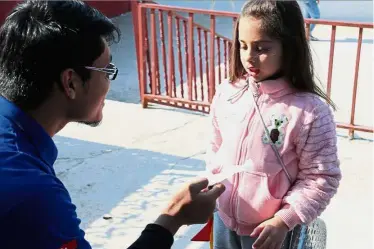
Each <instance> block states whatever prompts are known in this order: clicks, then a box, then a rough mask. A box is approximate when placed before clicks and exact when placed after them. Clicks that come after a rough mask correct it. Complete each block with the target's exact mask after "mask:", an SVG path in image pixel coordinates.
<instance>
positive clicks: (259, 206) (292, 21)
mask: <svg viewBox="0 0 374 249" xmlns="http://www.w3.org/2000/svg"><path fill="white" fill-rule="evenodd" d="M232 51H233V52H232V58H231V72H230V78H229V80H227V81H225V82H223V83H222V84H221V85H220V86H219V87H218V89H217V92H216V94H215V97H214V100H213V103H212V106H211V117H212V139H211V146H210V148H209V151H208V160H207V169H208V170H209V171H211V172H213V173H218V172H220V171H221V170H222V169H223V168H224V167H230V166H232V165H243V164H246V163H247V162H249V161H250V160H251V161H252V162H253V163H252V164H247V165H251V166H250V168H249V170H247V171H245V172H243V173H238V174H235V175H234V176H233V177H231V178H230V179H228V180H225V181H224V184H225V186H226V191H225V192H224V193H223V195H222V196H221V197H220V198H219V200H218V202H217V209H218V212H216V213H215V216H214V225H213V229H214V231H213V238H214V248H216V249H237V248H242V249H249V248H261V249H279V248H280V247H281V245H282V242H283V240H284V239H285V237H286V234H287V233H288V231H290V230H292V229H293V228H294V227H295V226H296V225H298V224H303V223H308V222H311V221H313V220H314V219H316V218H317V217H318V216H319V215H320V214H321V212H322V211H323V210H324V209H325V208H326V206H327V205H328V204H329V202H330V200H331V198H332V197H333V196H334V194H335V193H336V191H337V188H338V185H339V181H340V179H341V172H340V169H339V160H338V158H337V146H336V143H337V139H336V126H335V123H334V120H333V114H332V111H331V110H330V109H331V108H330V107H334V106H333V103H332V102H331V100H330V99H329V98H328V97H327V96H326V95H325V94H324V93H323V92H322V90H321V89H320V88H319V87H318V86H317V85H316V83H315V81H314V75H313V63H312V57H311V54H310V49H309V45H308V41H307V40H306V37H305V30H304V23H303V17H302V13H301V11H300V8H299V5H298V3H297V2H296V1H275V0H252V1H248V2H246V3H245V4H244V6H243V8H242V11H241V14H240V17H239V19H238V22H237V25H236V28H235V35H234V41H233V50H232ZM326 102H327V103H326ZM265 127H266V128H265Z"/></svg>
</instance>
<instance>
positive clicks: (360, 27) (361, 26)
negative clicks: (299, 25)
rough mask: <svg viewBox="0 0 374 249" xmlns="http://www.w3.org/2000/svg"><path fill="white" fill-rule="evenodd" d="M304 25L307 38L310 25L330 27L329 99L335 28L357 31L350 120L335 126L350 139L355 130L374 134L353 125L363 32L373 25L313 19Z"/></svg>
mask: <svg viewBox="0 0 374 249" xmlns="http://www.w3.org/2000/svg"><path fill="white" fill-rule="evenodd" d="M305 23H306V33H307V37H309V32H310V25H311V24H318V25H328V26H331V37H330V55H329V63H328V71H327V87H326V88H327V95H328V96H329V97H331V83H332V74H333V67H334V52H335V44H336V41H335V39H336V31H337V27H351V28H357V29H358V41H357V51H356V59H355V60H356V62H355V69H354V78H353V90H352V105H351V109H350V120H349V123H342V122H337V126H338V127H339V128H343V129H348V130H349V137H350V138H353V136H354V131H355V130H356V131H364V132H371V133H373V132H374V128H373V127H369V126H364V125H357V124H355V113H356V100H357V88H358V76H359V68H360V58H361V46H362V37H363V30H364V29H373V28H374V24H373V23H360V22H341V21H339V22H336V21H328V20H315V19H305ZM369 115H373V114H372V113H369Z"/></svg>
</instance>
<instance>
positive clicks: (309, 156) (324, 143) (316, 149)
mask: <svg viewBox="0 0 374 249" xmlns="http://www.w3.org/2000/svg"><path fill="white" fill-rule="evenodd" d="M304 120H305V122H304V125H303V126H302V129H301V132H300V135H299V136H298V138H297V141H296V152H297V154H298V157H299V160H300V161H299V173H298V175H297V179H296V181H295V183H294V185H293V187H292V188H291V190H290V191H289V192H288V193H287V194H286V196H285V197H284V199H283V202H284V206H283V208H282V209H281V210H280V211H279V212H277V214H276V215H277V216H279V217H281V218H282V220H283V221H284V222H285V223H286V224H287V226H288V227H289V229H292V228H293V227H294V226H296V225H297V224H300V223H309V222H311V221H313V220H314V219H316V218H317V217H318V216H319V215H320V214H321V213H322V211H324V210H325V208H326V206H327V205H328V204H329V202H330V200H331V198H332V197H333V196H334V195H335V193H336V192H337V188H338V186H339V181H340V179H341V172H340V168H339V160H338V155H337V137H336V125H335V122H334V118H333V114H332V111H331V110H330V108H329V106H328V105H327V104H325V103H323V104H322V105H321V104H319V105H318V106H316V107H315V108H314V109H313V110H312V111H311V112H308V113H306V116H305V119H304Z"/></svg>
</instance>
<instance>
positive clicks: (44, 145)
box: [0, 95, 57, 169]
mask: <svg viewBox="0 0 374 249" xmlns="http://www.w3.org/2000/svg"><path fill="white" fill-rule="evenodd" d="M0 116H3V117H5V118H7V119H9V120H11V121H12V122H13V123H14V124H16V125H17V126H18V127H19V128H20V129H21V130H22V131H23V132H25V134H26V135H27V136H28V138H29V141H30V142H31V143H32V144H33V145H34V146H35V148H36V149H37V151H38V153H39V156H40V158H41V159H42V160H43V161H44V162H46V163H47V164H48V165H49V166H50V167H51V168H52V169H53V164H54V162H55V160H56V158H57V148H56V145H55V143H54V142H53V140H52V138H51V137H50V136H49V135H48V134H47V132H46V131H45V130H44V129H43V127H42V126H41V125H40V124H39V123H37V122H36V120H34V119H33V118H32V117H30V116H29V115H27V114H26V113H25V112H23V111H22V110H21V109H20V108H19V107H18V106H16V105H15V104H14V103H12V102H10V101H8V100H7V99H5V98H4V97H2V96H1V95H0Z"/></svg>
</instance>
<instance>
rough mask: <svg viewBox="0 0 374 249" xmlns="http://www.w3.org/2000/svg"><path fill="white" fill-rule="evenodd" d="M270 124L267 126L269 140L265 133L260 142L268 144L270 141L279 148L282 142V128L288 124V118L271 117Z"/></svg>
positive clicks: (282, 115)
mask: <svg viewBox="0 0 374 249" xmlns="http://www.w3.org/2000/svg"><path fill="white" fill-rule="evenodd" d="M270 122H271V124H270V125H269V126H268V130H269V133H270V138H269V137H268V135H267V134H266V132H264V135H263V136H262V142H263V143H265V144H268V143H270V139H271V141H273V143H274V144H275V145H276V146H277V147H280V146H281V145H282V144H283V142H284V127H285V126H286V124H288V118H287V117H286V115H284V114H281V115H272V116H271V117H270Z"/></svg>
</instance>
